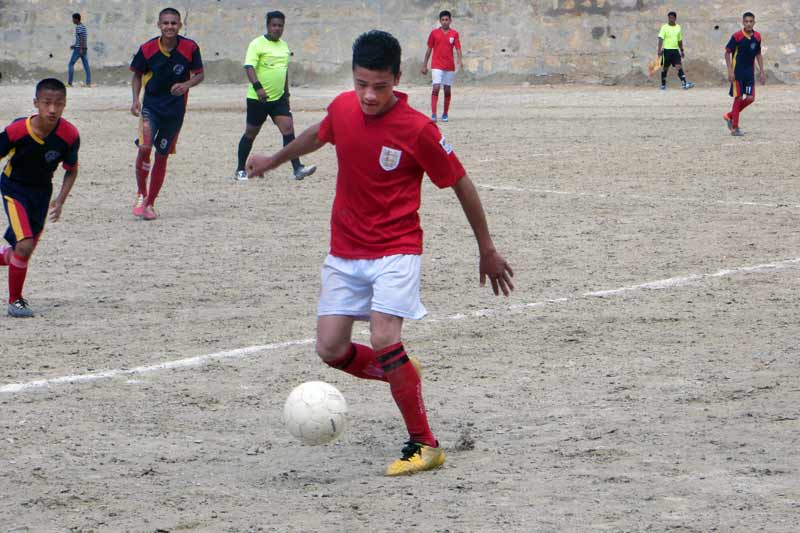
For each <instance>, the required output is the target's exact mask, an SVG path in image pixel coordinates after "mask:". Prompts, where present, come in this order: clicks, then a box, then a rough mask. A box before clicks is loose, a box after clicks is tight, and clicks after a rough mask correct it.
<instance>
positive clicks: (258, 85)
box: [253, 81, 264, 91]
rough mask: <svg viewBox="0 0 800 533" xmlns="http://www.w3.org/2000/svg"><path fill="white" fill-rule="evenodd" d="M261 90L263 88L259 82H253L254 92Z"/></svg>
mask: <svg viewBox="0 0 800 533" xmlns="http://www.w3.org/2000/svg"><path fill="white" fill-rule="evenodd" d="M263 88H264V87H263V86H262V85H261V82H260V81H257V82H255V83H254V84H253V89H255V90H256V91H257V90H259V89H263Z"/></svg>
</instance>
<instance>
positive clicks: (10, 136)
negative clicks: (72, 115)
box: [0, 117, 81, 188]
mask: <svg viewBox="0 0 800 533" xmlns="http://www.w3.org/2000/svg"><path fill="white" fill-rule="evenodd" d="M32 118H33V117H27V118H25V117H22V118H18V119H16V120H14V121H13V122H12V123H11V124H9V125H8V126H7V127H6V129H5V130H3V132H2V133H0V159H2V158H3V157H5V156H8V161H7V162H6V166H5V168H4V169H3V172H2V179H4V180H6V179H8V180H12V181H15V182H18V183H21V184H23V185H25V186H29V187H35V188H47V187H50V186H52V182H53V173H54V172H55V171H56V168H58V164H59V163H62V162H63V166H64V170H72V169H73V168H75V167H76V166H78V149H79V148H80V145H81V139H80V136H79V135H78V129H77V128H76V127H75V126H73V125H72V124H70V123H69V122H67V121H66V120H64V119H63V118H62V119H59V121H58V124H56V127H55V128H54V129H53V131H52V132H50V134H49V135H48V136H47V137H45V138H44V139H41V138H39V136H38V135H36V133H34V131H33V128H31V119H32Z"/></svg>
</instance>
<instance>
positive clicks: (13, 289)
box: [8, 253, 28, 303]
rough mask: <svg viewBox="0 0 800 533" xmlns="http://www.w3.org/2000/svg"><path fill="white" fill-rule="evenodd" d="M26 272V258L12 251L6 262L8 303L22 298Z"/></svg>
mask: <svg viewBox="0 0 800 533" xmlns="http://www.w3.org/2000/svg"><path fill="white" fill-rule="evenodd" d="M27 274H28V260H27V259H24V258H22V257H20V256H18V255H17V254H15V253H13V254H12V255H11V260H10V261H9V264H8V303H14V302H16V301H17V300H19V299H20V298H22V286H23V285H24V284H25V276H26V275H27Z"/></svg>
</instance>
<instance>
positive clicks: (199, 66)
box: [189, 44, 203, 72]
mask: <svg viewBox="0 0 800 533" xmlns="http://www.w3.org/2000/svg"><path fill="white" fill-rule="evenodd" d="M189 70H190V71H191V72H202V70H203V58H202V57H200V47H199V46H197V44H195V46H194V52H192V63H191V65H189Z"/></svg>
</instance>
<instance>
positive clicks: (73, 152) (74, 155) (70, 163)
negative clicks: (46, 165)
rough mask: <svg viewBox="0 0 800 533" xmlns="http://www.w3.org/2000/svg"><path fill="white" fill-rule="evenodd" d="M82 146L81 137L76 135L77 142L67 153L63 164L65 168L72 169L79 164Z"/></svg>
mask: <svg viewBox="0 0 800 533" xmlns="http://www.w3.org/2000/svg"><path fill="white" fill-rule="evenodd" d="M80 147H81V138H80V137H75V142H74V143H72V146H70V147H69V150H68V151H67V154H66V155H65V156H64V162H63V163H62V166H63V167H64V170H72V169H74V168H75V167H76V166H78V150H79V149H80Z"/></svg>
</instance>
